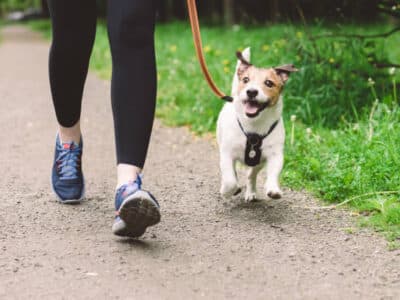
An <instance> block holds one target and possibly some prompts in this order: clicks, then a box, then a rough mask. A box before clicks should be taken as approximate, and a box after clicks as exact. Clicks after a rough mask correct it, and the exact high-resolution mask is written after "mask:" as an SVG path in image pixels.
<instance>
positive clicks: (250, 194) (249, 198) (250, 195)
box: [244, 190, 257, 202]
mask: <svg viewBox="0 0 400 300" xmlns="http://www.w3.org/2000/svg"><path fill="white" fill-rule="evenodd" d="M244 200H245V201H246V202H253V201H256V200H257V194H256V192H254V191H249V190H246V194H245V195H244Z"/></svg>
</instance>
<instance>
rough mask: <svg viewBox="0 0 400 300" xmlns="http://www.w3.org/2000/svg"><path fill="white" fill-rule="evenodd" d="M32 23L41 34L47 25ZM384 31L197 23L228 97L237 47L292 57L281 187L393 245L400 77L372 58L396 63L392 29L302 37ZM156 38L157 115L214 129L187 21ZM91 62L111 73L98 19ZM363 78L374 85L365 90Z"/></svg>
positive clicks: (399, 213)
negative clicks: (342, 210) (302, 193)
mask: <svg viewBox="0 0 400 300" xmlns="http://www.w3.org/2000/svg"><path fill="white" fill-rule="evenodd" d="M32 26H34V28H35V29H39V30H41V31H44V32H47V35H49V34H48V32H49V31H50V30H49V24H48V23H46V22H35V23H33V24H32ZM389 28H390V27H389V26H386V25H370V26H355V25H344V26H328V25H327V26H323V25H321V24H320V25H313V26H310V27H308V28H307V29H305V28H304V27H303V26H301V25H298V24H294V25H274V26H268V27H251V28H245V27H238V26H236V27H233V28H231V29H226V28H219V27H203V28H202V36H203V40H204V50H205V53H206V59H207V62H208V65H209V68H210V71H211V73H212V75H213V77H214V79H215V81H216V82H217V85H218V86H219V87H220V88H221V89H222V90H224V91H226V92H227V93H229V92H230V84H231V80H232V76H233V74H232V73H233V71H234V67H235V64H236V59H235V55H234V54H235V51H236V50H237V49H243V48H244V47H246V46H251V47H252V53H253V59H252V61H253V62H254V63H255V64H256V65H261V66H273V65H279V64H283V63H294V64H295V65H296V66H298V67H299V68H300V72H298V73H296V74H294V75H293V76H292V78H291V80H290V81H289V83H288V85H287V87H286V91H285V119H286V127H287V128H286V129H287V132H288V139H287V140H288V142H287V146H286V155H285V159H286V162H285V168H284V172H283V174H282V179H283V182H284V184H285V185H287V186H290V187H294V188H297V189H306V190H308V191H310V192H312V193H314V194H315V195H317V196H318V197H319V198H321V199H324V200H326V201H328V202H331V203H341V202H343V201H347V202H348V203H347V202H346V203H347V204H348V205H349V206H350V207H351V209H354V210H355V211H356V212H357V213H359V214H360V215H362V217H360V224H361V225H362V226H366V225H368V226H372V227H373V228H375V229H376V230H377V231H381V232H383V233H384V234H385V236H386V237H387V238H388V239H389V241H390V245H389V246H390V248H394V247H397V245H398V241H396V240H398V239H399V238H400V194H399V190H400V188H399V183H400V173H399V172H398V170H399V169H400V152H399V149H400V134H399V133H400V125H399V124H400V109H399V102H400V101H399V96H398V95H399V94H400V93H399V89H398V87H396V84H394V83H395V82H400V71H399V70H397V71H396V74H395V75H393V76H392V75H389V73H388V72H387V69H376V68H374V67H373V66H372V65H371V63H370V62H371V61H374V60H379V61H383V62H392V63H396V62H397V63H399V62H400V48H399V47H397V45H398V44H399V43H400V34H399V33H398V34H396V35H393V36H391V37H390V38H387V39H375V40H360V39H354V38H353V39H345V38H334V39H327V38H325V39H317V40H315V41H312V40H311V39H310V35H316V34H321V33H331V32H332V33H335V32H341V33H361V34H371V33H377V32H384V31H386V30H388V29H389ZM156 40H157V61H158V79H159V92H158V104H157V105H158V106H157V116H158V117H160V118H162V119H163V120H164V121H165V122H166V123H167V124H169V125H173V126H190V128H191V130H193V131H195V132H196V133H199V134H202V133H206V132H210V131H211V132H213V131H214V130H215V124H216V119H217V116H218V112H219V110H220V108H221V106H222V102H221V101H219V100H217V99H216V98H215V97H214V96H213V94H212V93H211V92H210V90H209V88H208V86H207V85H206V83H205V81H204V79H203V77H202V75H201V73H200V69H199V65H198V62H197V59H196V57H195V53H194V49H193V45H192V36H191V31H190V28H189V27H188V25H187V24H186V23H173V24H168V25H159V26H158V28H157V33H156ZM91 68H92V69H93V70H95V71H96V72H97V73H98V74H100V76H101V77H103V78H107V79H108V78H110V75H111V60H110V52H109V46H108V40H107V34H106V29H105V26H104V24H100V25H99V26H98V32H97V39H96V43H95V47H94V51H93V56H92V60H91ZM368 78H372V79H373V81H374V82H375V84H374V85H373V86H371V85H370V84H368ZM377 98H378V99H379V100H378V102H375V101H376V99H377ZM371 112H372V114H371ZM291 115H296V116H297V121H296V122H294V123H292V122H290V117H289V116H291ZM292 126H293V127H294V135H293V138H292V137H291V136H290V135H291V130H292ZM307 128H310V129H311V133H310V129H308V130H307ZM307 132H308V133H307ZM291 140H293V144H292V143H291Z"/></svg>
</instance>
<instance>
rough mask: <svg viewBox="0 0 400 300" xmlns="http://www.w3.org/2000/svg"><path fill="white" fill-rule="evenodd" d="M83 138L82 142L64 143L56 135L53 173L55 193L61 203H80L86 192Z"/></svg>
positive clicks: (52, 179)
mask: <svg viewBox="0 0 400 300" xmlns="http://www.w3.org/2000/svg"><path fill="white" fill-rule="evenodd" d="M82 147H83V143H82V140H81V142H80V144H79V145H78V144H76V143H73V142H72V143H62V144H61V141H60V138H59V135H58V134H57V137H56V149H55V154H54V164H53V170H52V175H51V183H52V187H53V191H54V193H55V194H56V195H57V198H58V200H59V201H60V202H61V203H65V204H67V203H68V204H71V203H79V202H81V201H82V200H83V197H84V193H85V181H84V178H83V174H82V162H81V159H82Z"/></svg>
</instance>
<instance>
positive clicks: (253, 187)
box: [244, 164, 262, 202]
mask: <svg viewBox="0 0 400 300" xmlns="http://www.w3.org/2000/svg"><path fill="white" fill-rule="evenodd" d="M261 169H262V164H259V165H258V166H255V167H253V168H249V170H248V172H247V182H246V194H245V196H244V200H245V201H247V202H251V201H254V200H256V199H257V175H258V173H259V172H260V170H261Z"/></svg>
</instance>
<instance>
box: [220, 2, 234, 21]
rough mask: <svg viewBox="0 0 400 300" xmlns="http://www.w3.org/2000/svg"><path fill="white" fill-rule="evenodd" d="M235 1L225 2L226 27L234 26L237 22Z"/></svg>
mask: <svg viewBox="0 0 400 300" xmlns="http://www.w3.org/2000/svg"><path fill="white" fill-rule="evenodd" d="M233 6H234V0H224V7H223V9H224V12H223V13H224V22H225V25H226V26H232V25H233V23H234V21H235V16H234V9H233Z"/></svg>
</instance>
